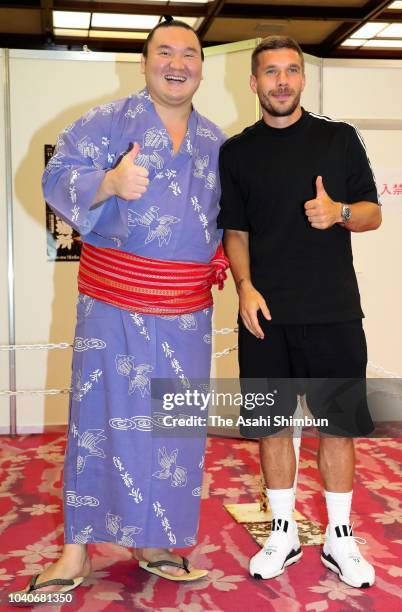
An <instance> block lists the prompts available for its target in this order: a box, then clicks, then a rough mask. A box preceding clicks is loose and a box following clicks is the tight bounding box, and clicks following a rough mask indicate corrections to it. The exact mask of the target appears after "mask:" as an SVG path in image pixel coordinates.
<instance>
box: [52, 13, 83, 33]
mask: <svg viewBox="0 0 402 612" xmlns="http://www.w3.org/2000/svg"><path fill="white" fill-rule="evenodd" d="M90 20H91V13H80V12H77V11H53V27H54V28H82V29H84V30H87V29H88V28H89V22H90Z"/></svg>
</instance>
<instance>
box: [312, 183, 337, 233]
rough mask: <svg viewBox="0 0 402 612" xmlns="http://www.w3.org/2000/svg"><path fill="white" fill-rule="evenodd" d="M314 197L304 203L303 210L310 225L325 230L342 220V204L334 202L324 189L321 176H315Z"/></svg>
mask: <svg viewBox="0 0 402 612" xmlns="http://www.w3.org/2000/svg"><path fill="white" fill-rule="evenodd" d="M315 187H316V194H317V195H316V197H315V198H314V200H308V202H306V203H305V204H304V210H305V213H306V215H307V218H308V220H309V221H310V224H311V227H315V228H316V229H321V230H325V229H328V228H329V227H332V226H333V225H334V224H335V223H340V222H341V221H342V216H341V211H342V204H341V203H340V202H334V201H333V200H332V199H331V198H330V197H329V195H328V194H327V192H326V191H325V187H324V182H323V180H322V176H317V179H316V182H315Z"/></svg>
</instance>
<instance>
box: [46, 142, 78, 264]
mask: <svg viewBox="0 0 402 612" xmlns="http://www.w3.org/2000/svg"><path fill="white" fill-rule="evenodd" d="M54 148H55V147H54V145H50V144H45V166H46V165H47V163H48V161H49V159H50V158H51V157H52V155H53V151H54ZM46 236H47V260H48V261H78V260H79V258H80V254H81V239H80V235H79V234H78V232H76V231H75V229H73V228H72V227H71V226H70V225H68V223H66V222H65V221H63V219H60V217H58V216H57V215H55V214H54V212H53V211H52V209H51V208H50V206H49V204H48V203H47V202H46Z"/></svg>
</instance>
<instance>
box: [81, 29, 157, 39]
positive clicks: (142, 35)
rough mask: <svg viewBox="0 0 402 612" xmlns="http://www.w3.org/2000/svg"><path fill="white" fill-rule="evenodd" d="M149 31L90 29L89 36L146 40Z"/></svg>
mask: <svg viewBox="0 0 402 612" xmlns="http://www.w3.org/2000/svg"><path fill="white" fill-rule="evenodd" d="M147 36H148V32H133V31H130V32H118V31H117V30H90V31H89V38H126V39H130V40H133V39H134V40H145V39H146V37H147Z"/></svg>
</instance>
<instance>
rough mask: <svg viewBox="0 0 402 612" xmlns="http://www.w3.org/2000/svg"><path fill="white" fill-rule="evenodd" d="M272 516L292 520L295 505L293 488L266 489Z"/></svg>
mask: <svg viewBox="0 0 402 612" xmlns="http://www.w3.org/2000/svg"><path fill="white" fill-rule="evenodd" d="M266 493H267V497H268V501H269V507H270V508H271V512H272V518H273V519H277V518H283V519H287V520H292V518H293V509H294V505H295V492H294V490H293V487H292V488H291V489H266Z"/></svg>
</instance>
